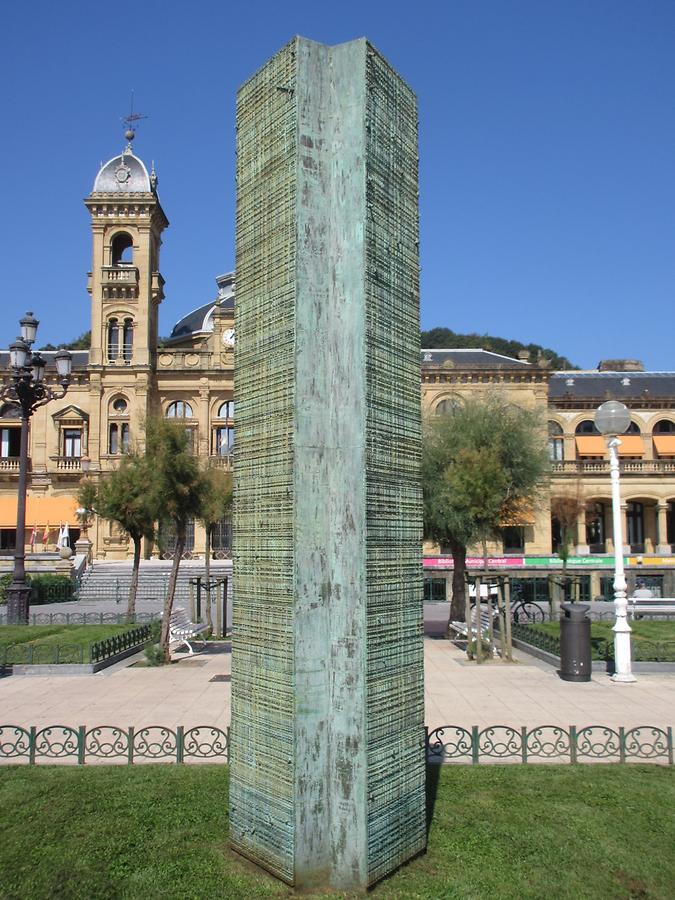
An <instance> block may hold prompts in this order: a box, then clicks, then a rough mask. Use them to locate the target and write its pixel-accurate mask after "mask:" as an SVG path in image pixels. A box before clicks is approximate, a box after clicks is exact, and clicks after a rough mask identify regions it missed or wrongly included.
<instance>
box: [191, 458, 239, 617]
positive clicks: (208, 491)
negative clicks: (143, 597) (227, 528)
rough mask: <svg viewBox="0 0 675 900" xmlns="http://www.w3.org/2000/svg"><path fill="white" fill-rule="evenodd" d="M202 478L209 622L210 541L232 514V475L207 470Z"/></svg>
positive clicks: (201, 515) (201, 513)
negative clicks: (220, 523) (214, 531)
mask: <svg viewBox="0 0 675 900" xmlns="http://www.w3.org/2000/svg"><path fill="white" fill-rule="evenodd" d="M202 477H203V495H202V505H201V510H200V513H199V519H200V521H201V523H202V525H203V526H204V531H205V532H206V554H205V557H204V561H205V568H206V584H207V592H208V594H207V596H208V601H207V603H206V621H207V624H208V625H211V626H212V625H213V622H212V620H211V539H212V536H213V529H214V528H215V527H216V525H217V524H218V523H219V522H222V521H223V520H225V519H229V518H230V516H231V513H232V474H231V473H230V472H224V471H223V470H222V469H207V470H206V472H204V475H203V476H202Z"/></svg>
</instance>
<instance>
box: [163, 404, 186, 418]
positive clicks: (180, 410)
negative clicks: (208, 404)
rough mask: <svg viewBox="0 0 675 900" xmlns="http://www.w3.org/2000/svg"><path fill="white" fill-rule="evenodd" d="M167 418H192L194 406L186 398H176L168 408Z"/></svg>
mask: <svg viewBox="0 0 675 900" xmlns="http://www.w3.org/2000/svg"><path fill="white" fill-rule="evenodd" d="M166 417H167V419H191V418H192V407H191V406H190V404H189V403H186V402H185V400H174V401H173V403H169V405H168V406H167V408H166Z"/></svg>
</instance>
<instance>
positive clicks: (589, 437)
mask: <svg viewBox="0 0 675 900" xmlns="http://www.w3.org/2000/svg"><path fill="white" fill-rule="evenodd" d="M574 440H575V441H576V445H577V456H604V455H605V453H607V444H606V443H605V439H604V438H603V437H602V435H600V434H584V435H582V436H580V437H576V438H575V439H574Z"/></svg>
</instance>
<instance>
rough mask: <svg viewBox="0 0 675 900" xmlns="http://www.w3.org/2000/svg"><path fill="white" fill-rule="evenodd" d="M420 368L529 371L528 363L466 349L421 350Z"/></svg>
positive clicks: (485, 351) (491, 353)
mask: <svg viewBox="0 0 675 900" xmlns="http://www.w3.org/2000/svg"><path fill="white" fill-rule="evenodd" d="M420 352H421V355H422V368H424V367H425V366H442V365H446V366H450V367H452V368H458V369H462V368H471V369H504V368H507V369H511V368H513V369H530V368H532V367H531V365H530V363H528V362H523V360H522V359H513V358H512V357H511V356H503V355H502V354H501V353H493V352H492V351H491V350H477V349H473V348H467V349H465V350H464V349H462V350H421V351H420Z"/></svg>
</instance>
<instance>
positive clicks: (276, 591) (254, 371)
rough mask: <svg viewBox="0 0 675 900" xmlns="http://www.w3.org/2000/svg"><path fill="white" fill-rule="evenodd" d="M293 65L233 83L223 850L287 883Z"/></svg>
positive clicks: (287, 61) (287, 57)
mask: <svg viewBox="0 0 675 900" xmlns="http://www.w3.org/2000/svg"><path fill="white" fill-rule="evenodd" d="M295 68H296V48H295V41H293V42H291V43H290V44H289V45H288V46H287V47H285V48H284V49H282V50H281V51H280V52H279V53H278V54H277V55H276V56H275V57H274V58H273V59H271V60H270V61H269V62H268V63H267V64H266V65H265V66H264V67H263V68H262V69H261V70H260V71H259V72H257V73H256V75H254V76H253V77H252V78H251V79H250V80H249V81H248V82H247V83H246V84H245V85H243V86H242V88H241V89H240V91H239V95H238V100H237V257H236V271H237V310H236V314H237V318H236V329H237V343H236V346H235V402H236V408H237V443H236V448H235V472H236V482H235V509H234V534H235V536H236V537H235V543H234V548H233V550H234V596H235V597H236V603H235V604H234V610H233V633H234V653H233V658H232V688H233V689H232V732H231V765H232V779H231V794H230V803H231V820H230V839H231V842H232V845H233V846H234V847H235V849H237V850H239V851H240V852H241V853H244V854H245V855H246V856H248V857H250V858H251V859H253V860H254V861H256V862H259V863H260V864H261V865H263V866H264V867H265V868H267V869H269V870H270V871H272V872H273V873H274V874H276V875H278V876H279V877H280V878H283V879H284V880H286V881H288V882H292V881H293V857H294V822H293V809H294V804H293V791H294V772H293V746H294V738H293V723H294V716H295V706H294V678H293V672H294V654H293V594H294V590H293V568H294V554H293V538H294V534H293V525H294V517H293V422H294V416H293V410H294V403H295V395H294V351H295V339H294V320H295V234H296V232H295V183H296V169H295V160H296V132H297V128H296V108H295V103H294V101H293V92H292V89H293V85H294V83H295ZM280 87H283V88H286V90H279V88H280ZM289 89H290V91H289Z"/></svg>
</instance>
